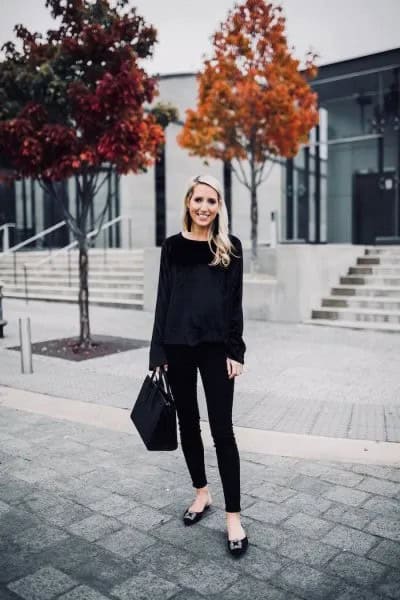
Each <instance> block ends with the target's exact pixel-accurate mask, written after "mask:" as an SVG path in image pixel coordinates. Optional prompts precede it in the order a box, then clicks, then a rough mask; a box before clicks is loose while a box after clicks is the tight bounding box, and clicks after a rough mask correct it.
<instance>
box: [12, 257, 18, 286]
mask: <svg viewBox="0 0 400 600" xmlns="http://www.w3.org/2000/svg"><path fill="white" fill-rule="evenodd" d="M13 267H14V285H17V253H16V252H13Z"/></svg>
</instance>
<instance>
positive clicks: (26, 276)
mask: <svg viewBox="0 0 400 600" xmlns="http://www.w3.org/2000/svg"><path fill="white" fill-rule="evenodd" d="M23 269H24V287H25V302H26V303H27V304H28V301H29V300H28V268H27V266H26V265H24V266H23Z"/></svg>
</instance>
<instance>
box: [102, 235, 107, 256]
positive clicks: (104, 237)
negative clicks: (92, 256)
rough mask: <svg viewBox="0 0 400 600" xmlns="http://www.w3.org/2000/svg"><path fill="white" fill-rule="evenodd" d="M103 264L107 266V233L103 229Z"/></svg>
mask: <svg viewBox="0 0 400 600" xmlns="http://www.w3.org/2000/svg"><path fill="white" fill-rule="evenodd" d="M103 263H104V265H106V264H107V231H106V229H104V231H103Z"/></svg>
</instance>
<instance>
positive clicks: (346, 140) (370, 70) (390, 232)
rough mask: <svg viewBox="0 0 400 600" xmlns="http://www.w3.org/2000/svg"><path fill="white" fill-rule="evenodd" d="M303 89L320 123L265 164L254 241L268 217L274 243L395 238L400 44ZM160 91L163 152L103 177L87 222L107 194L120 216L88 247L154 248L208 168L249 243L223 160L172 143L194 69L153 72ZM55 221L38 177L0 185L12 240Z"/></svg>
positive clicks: (328, 71)
mask: <svg viewBox="0 0 400 600" xmlns="http://www.w3.org/2000/svg"><path fill="white" fill-rule="evenodd" d="M312 87H313V88H314V89H315V91H317V92H318V96H319V113H320V122H319V125H318V126H317V127H315V128H314V130H313V131H312V132H311V135H310V140H309V143H308V144H307V145H304V146H303V147H302V148H301V150H300V152H299V153H298V155H297V156H296V157H295V158H294V159H292V160H284V159H278V160H276V161H275V162H274V164H273V165H272V169H271V173H270V175H269V178H268V179H267V181H266V182H264V183H263V184H262V186H261V187H260V188H259V190H258V203H259V224H258V238H259V243H260V244H264V245H268V244H269V243H270V242H271V239H272V229H273V226H272V225H271V221H272V220H274V223H275V224H276V227H277V229H276V233H277V238H278V241H279V242H281V243H346V244H372V243H375V242H376V241H377V240H378V241H379V240H380V239H383V238H385V239H386V240H387V241H390V240H391V239H392V240H393V241H395V240H396V238H398V236H399V229H400V216H399V213H400V211H399V171H400V49H394V50H390V51H386V52H382V53H378V54H373V55H369V56H363V57H359V58H354V59H350V60H346V61H341V62H337V63H332V64H329V65H324V66H322V67H320V69H319V73H318V76H317V78H316V79H315V80H314V81H313V82H312ZM159 89H160V95H159V97H158V98H157V100H161V101H163V102H171V103H172V104H173V105H175V106H176V107H177V108H178V112H179V119H180V122H178V123H173V124H170V125H169V126H168V128H167V130H166V144H165V148H164V152H163V153H162V154H161V156H160V159H159V161H158V163H157V164H156V165H155V166H154V167H152V168H150V169H149V170H148V172H147V173H144V174H140V175H128V176H123V177H120V178H119V177H117V176H116V175H112V176H111V177H110V179H109V180H108V181H107V183H106V184H105V186H104V187H103V189H102V191H101V193H100V194H99V196H98V197H97V198H96V203H95V206H94V207H93V211H92V214H91V216H90V218H91V222H92V224H93V225H94V224H95V221H96V216H97V215H98V214H99V213H100V211H101V207H102V206H103V203H104V201H105V199H106V195H110V210H109V213H108V215H107V216H108V219H109V220H111V219H113V218H114V217H116V216H119V215H122V216H123V217H124V221H123V222H122V224H120V225H115V226H114V227H111V228H110V229H109V230H108V232H107V236H101V237H100V238H99V239H98V241H97V242H96V243H97V244H98V245H102V244H104V243H107V244H108V245H110V246H123V247H124V246H128V245H129V244H130V243H131V244H132V245H133V246H134V247H145V246H154V245H157V246H158V245H160V244H161V243H162V240H163V239H164V238H165V236H168V235H171V234H173V233H175V232H177V231H178V230H179V229H180V228H181V215H182V210H183V208H182V207H183V194H184V190H185V186H186V182H187V180H188V178H189V177H190V176H193V175H196V174H200V173H202V172H204V171H207V172H211V173H212V174H213V175H215V176H216V177H219V178H220V180H221V182H223V184H224V187H225V193H226V200H227V204H228V212H229V214H230V223H231V230H232V231H233V232H234V233H235V234H236V235H239V237H240V238H241V239H242V241H243V244H244V245H245V246H249V245H250V196H249V193H248V190H247V189H246V188H244V187H243V186H242V185H241V184H240V183H239V182H238V181H237V180H236V179H235V177H234V175H232V173H231V171H230V169H229V165H227V164H223V163H222V162H221V161H213V160H210V161H209V164H208V165H204V163H203V161H202V160H200V159H198V158H195V157H190V156H189V154H188V152H187V151H186V150H183V149H182V148H180V147H179V146H178V144H177V142H176V136H177V134H178V132H179V130H180V128H181V124H182V122H183V120H184V118H185V110H186V109H187V108H192V107H194V106H195V102H196V94H197V89H196V78H195V74H194V73H184V74H176V75H163V76H160V81H159ZM64 191H65V194H66V197H67V198H68V202H69V209H70V210H71V212H72V213H73V212H74V203H75V202H76V199H75V196H76V195H75V191H74V186H73V184H72V182H66V183H65V185H64ZM62 219H63V215H62V212H61V209H60V207H59V206H58V204H57V203H56V202H55V201H54V199H53V198H49V197H48V196H47V195H46V194H44V193H43V190H42V189H41V188H40V187H39V186H38V184H37V183H35V182H32V181H30V180H27V181H22V182H17V183H15V185H14V186H12V187H6V186H4V185H1V186H0V225H1V224H2V223H15V224H16V229H15V231H12V232H11V235H12V236H13V238H12V242H15V243H16V242H18V241H20V240H21V239H26V238H27V237H29V236H30V235H34V234H36V233H38V232H39V231H41V230H43V229H46V228H47V227H50V226H51V225H53V224H55V223H57V222H59V221H60V220H62ZM128 222H129V223H130V226H129V227H128V226H127V223H128ZM69 241H70V239H69V234H68V232H67V231H66V230H65V229H60V230H58V232H55V233H54V236H53V238H52V239H51V240H48V242H49V243H51V244H52V245H55V246H63V245H65V244H67V243H68V242H69ZM46 243H47V242H46ZM397 243H399V241H398V242H397ZM38 245H39V247H41V246H43V242H39V243H38Z"/></svg>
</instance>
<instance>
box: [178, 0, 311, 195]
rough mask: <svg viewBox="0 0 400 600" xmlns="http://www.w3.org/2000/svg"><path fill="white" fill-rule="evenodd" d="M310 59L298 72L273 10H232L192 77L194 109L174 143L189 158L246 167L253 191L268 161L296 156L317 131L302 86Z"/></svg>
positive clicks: (255, 5)
mask: <svg viewBox="0 0 400 600" xmlns="http://www.w3.org/2000/svg"><path fill="white" fill-rule="evenodd" d="M315 58H316V55H315V54H312V53H311V52H309V53H308V54H307V57H306V62H305V69H303V71H302V72H301V71H300V61H299V60H297V59H296V58H294V57H293V56H292V54H291V52H290V50H289V48H288V44H287V39H286V35H285V18H284V16H283V15H282V9H281V7H280V6H274V5H272V4H270V3H266V2H265V1H264V0H247V1H245V2H244V3H243V4H240V5H236V6H235V7H234V9H232V10H231V11H230V12H229V14H228V17H227V20H226V21H225V22H223V23H222V24H221V25H220V29H219V30H218V31H217V32H216V33H215V34H214V36H213V55H212V57H211V58H210V59H207V60H205V61H204V66H203V69H202V71H201V72H200V73H199V74H198V76H197V81H198V102H197V107H196V109H195V110H192V109H189V110H187V111H186V120H185V123H184V127H183V129H182V131H181V132H180V134H179V135H178V137H177V140H178V143H179V144H180V145H181V146H182V147H184V148H186V149H188V150H189V153H190V154H191V155H197V156H200V157H204V158H205V157H210V158H216V159H222V160H231V161H232V160H235V159H236V161H237V162H238V163H239V164H240V163H241V161H249V164H250V173H251V175H250V180H249V179H247V178H246V177H245V175H244V173H243V170H242V169H241V174H242V177H243V179H245V181H243V183H245V184H246V185H247V187H249V189H251V188H253V190H254V187H257V186H258V185H259V184H260V183H261V181H262V169H263V167H264V164H265V162H266V161H267V160H268V158H270V157H271V156H284V157H293V156H295V155H296V154H297V152H298V151H299V148H300V145H301V144H302V143H306V142H307V140H308V135H309V132H310V130H311V129H312V127H314V126H315V125H316V124H317V123H318V106H317V94H316V93H315V92H313V91H312V89H311V87H310V85H309V83H308V80H309V79H311V78H313V77H315V75H316V72H317V68H316V66H315V64H314V60H315ZM232 166H233V165H232ZM234 170H235V168H234ZM235 172H236V174H237V175H238V172H237V171H236V170H235Z"/></svg>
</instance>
